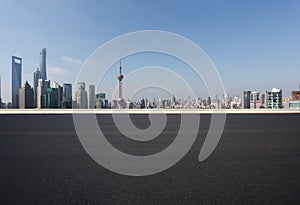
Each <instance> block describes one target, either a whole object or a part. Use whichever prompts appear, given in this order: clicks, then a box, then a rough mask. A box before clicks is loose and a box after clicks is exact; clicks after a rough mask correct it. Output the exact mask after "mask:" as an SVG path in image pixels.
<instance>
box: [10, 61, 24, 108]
mask: <svg viewBox="0 0 300 205" xmlns="http://www.w3.org/2000/svg"><path fill="white" fill-rule="evenodd" d="M11 67H12V81H11V83H12V85H11V88H12V89H11V97H12V99H11V102H12V108H19V92H20V88H21V81H22V59H21V58H19V57H16V56H12V65H11Z"/></svg>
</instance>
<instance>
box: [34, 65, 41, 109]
mask: <svg viewBox="0 0 300 205" xmlns="http://www.w3.org/2000/svg"><path fill="white" fill-rule="evenodd" d="M40 78H41V72H40V71H39V69H38V68H37V69H36V71H34V73H33V92H34V95H33V96H34V99H33V103H34V107H35V108H36V107H37V87H38V84H39V79H40Z"/></svg>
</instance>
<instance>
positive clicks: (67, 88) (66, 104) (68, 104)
mask: <svg viewBox="0 0 300 205" xmlns="http://www.w3.org/2000/svg"><path fill="white" fill-rule="evenodd" d="M62 107H63V108H72V84H71V83H64V84H63V102H62Z"/></svg>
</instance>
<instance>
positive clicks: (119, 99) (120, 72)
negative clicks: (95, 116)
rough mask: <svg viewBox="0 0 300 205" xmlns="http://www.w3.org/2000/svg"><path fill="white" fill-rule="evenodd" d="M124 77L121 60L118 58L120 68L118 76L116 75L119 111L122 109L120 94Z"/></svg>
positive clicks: (121, 96) (121, 95)
mask: <svg viewBox="0 0 300 205" xmlns="http://www.w3.org/2000/svg"><path fill="white" fill-rule="evenodd" d="M123 78H124V76H123V75H122V64H121V58H120V68H119V75H118V80H119V98H118V100H117V102H118V107H119V109H121V108H122V107H123V101H124V100H123V94H122V89H123V87H122V80H123Z"/></svg>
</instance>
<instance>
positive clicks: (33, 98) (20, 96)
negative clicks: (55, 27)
mask: <svg viewBox="0 0 300 205" xmlns="http://www.w3.org/2000/svg"><path fill="white" fill-rule="evenodd" d="M46 57H47V50H46V48H42V49H41V51H40V59H39V66H38V68H37V69H36V71H34V73H33V87H31V85H30V84H29V83H28V81H26V83H25V84H24V86H23V87H21V81H22V59H21V58H20V57H16V56H12V102H11V108H72V84H70V83H64V84H63V86H60V85H59V84H58V83H56V82H53V85H52V87H51V85H50V80H48V79H47V68H46Z"/></svg>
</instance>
